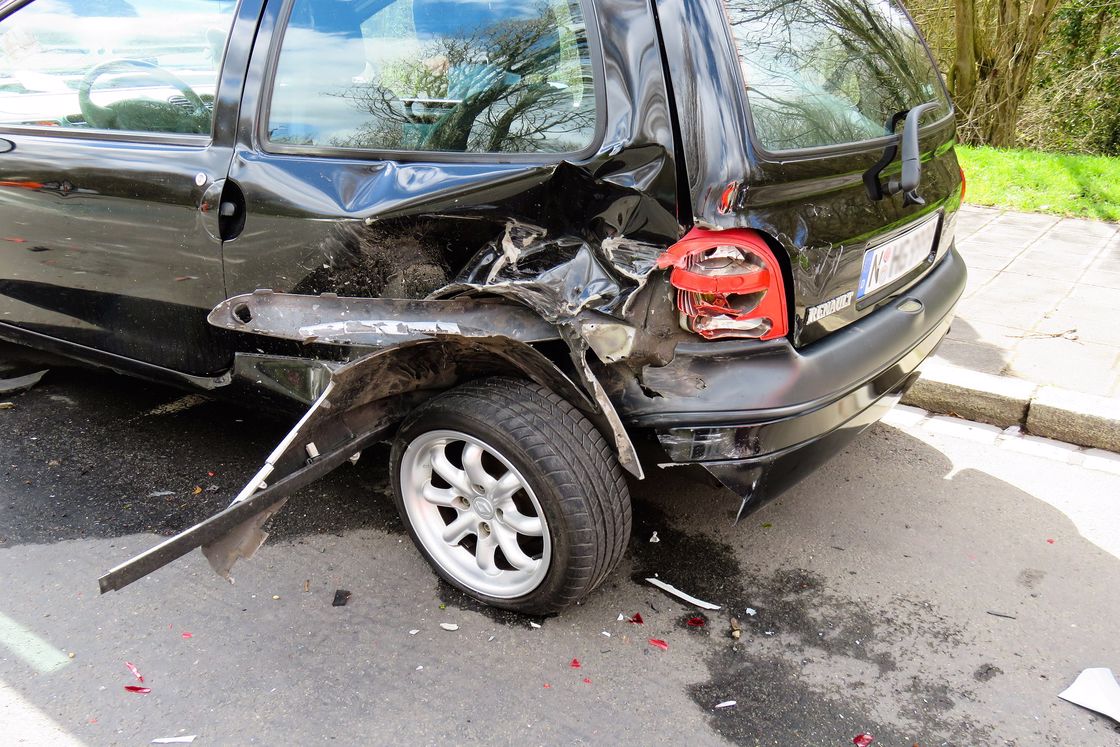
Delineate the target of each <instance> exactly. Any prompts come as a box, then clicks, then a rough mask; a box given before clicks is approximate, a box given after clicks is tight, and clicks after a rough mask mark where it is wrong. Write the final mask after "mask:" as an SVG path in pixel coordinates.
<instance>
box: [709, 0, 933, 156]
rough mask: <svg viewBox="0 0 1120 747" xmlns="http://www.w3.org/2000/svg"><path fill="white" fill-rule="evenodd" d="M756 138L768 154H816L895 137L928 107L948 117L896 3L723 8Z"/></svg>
mask: <svg viewBox="0 0 1120 747" xmlns="http://www.w3.org/2000/svg"><path fill="white" fill-rule="evenodd" d="M727 14H728V21H729V22H730V25H731V33H732V35H733V36H734V38H735V43H736V46H737V47H738V51H739V60H740V64H741V65H742V69H743V78H744V81H745V83H746V88H747V99H748V101H749V102H750V107H751V118H752V120H753V123H754V132H755V137H756V138H757V139H758V141H759V143H760V144H761V145H762V146H763V147H764V148H766V149H767V150H772V151H780V150H792V149H800V148H818V147H827V146H834V145H843V144H847V143H856V142H861V141H864V140H872V139H874V138H878V137H882V136H883V135H886V134H889V126H890V120H891V118H892V117H893V116H894V115H895V114H896V113H898V112H901V111H905V110H908V109H911V108H913V107H915V106H917V105H918V104H923V103H925V102H927V101H935V102H937V103H939V104H940V105H941V106H940V107H939V108H938V109H936V110H933V111H931V112H929V113H927V114H926V115H925V119H924V121H926V122H932V121H934V120H937V119H940V118H942V117H943V116H944V115H946V114H948V113H949V101H948V99H947V97H946V95H945V89H944V88H943V86H942V85H941V80H940V76H939V74H938V72H937V69H936V67H934V64H933V60H932V59H931V58H930V55H929V52H928V51H927V50H926V47H925V45H924V44H923V43H922V40H921V37H920V36H919V35H918V31H917V30H916V29H915V28H914V24H913V23H912V22H911V21H910V19H909V18H908V17H907V15H906V13H905V12H904V11H903V10H902V8H900V7H899V6H898V4H897V3H896V2H892V1H891V0H727Z"/></svg>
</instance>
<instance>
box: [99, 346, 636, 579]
mask: <svg viewBox="0 0 1120 747" xmlns="http://www.w3.org/2000/svg"><path fill="white" fill-rule="evenodd" d="M511 371H513V372H518V373H520V374H521V375H524V376H528V377H529V378H530V379H532V380H533V381H536V382H537V383H539V384H541V385H543V386H547V387H549V388H550V389H552V390H553V391H556V392H557V393H559V394H560V395H561V396H563V397H565V398H566V399H568V401H570V402H572V403H573V404H574V405H575V406H577V407H579V408H581V409H582V410H584V411H585V412H587V413H588V414H589V416H591V417H597V418H601V417H602V413H600V412H598V410H597V409H596V407H595V404H594V403H593V402H592V401H590V400H589V399H588V398H587V396H586V395H585V394H583V392H582V391H581V390H580V389H579V387H577V386H576V385H575V384H574V383H573V382H572V381H571V380H570V379H568V378H567V377H566V376H565V375H564V374H563V373H562V372H561V371H560V370H559V369H557V368H556V367H555V365H554V364H552V362H551V361H549V360H548V359H547V358H545V357H544V356H543V355H542V354H541V353H539V352H537V351H536V350H534V349H533V348H531V347H529V346H528V345H525V344H523V343H519V342H516V341H514V340H510V339H506V338H500V337H499V338H479V339H472V340H467V339H461V338H448V339H430V338H429V339H422V340H414V341H409V342H404V343H401V344H398V345H395V346H393V347H390V348H386V349H384V350H379V351H377V352H374V353H371V354H369V355H366V356H364V357H362V358H359V359H357V360H355V361H353V362H351V363H347V364H345V365H341V366H339V367H338V368H335V369H333V370H332V371H331V379H330V382H329V383H328V384H327V385H326V387H325V388H324V390H323V391H322V393H321V394H319V396H318V398H317V399H316V400H315V402H314V404H313V405H312V406H311V408H310V409H309V410H308V411H307V413H305V414H304V416H303V417H302V418H301V419H300V420H299V422H298V423H297V424H296V425H295V427H293V428H292V430H291V431H290V432H289V433H288V434H287V435H286V436H285V437H284V439H283V440H281V442H280V443H279V444H278V445H277V446H276V448H275V449H273V451H272V453H271V454H270V455H269V456H268V458H267V459H266V460H265V463H264V464H263V465H262V466H261V468H260V469H259V470H258V471H257V472H256V474H255V475H253V477H252V479H250V480H249V481H248V482H247V483H246V484H245V486H244V488H242V490H241V491H240V492H239V493H238V494H237V497H236V498H234V500H233V502H232V503H231V504H230V505H229V507H227V508H226V509H225V510H223V511H222V512H220V513H218V514H216V515H214V516H212V517H210V518H209V519H207V520H205V521H203V522H201V523H199V524H196V525H195V526H193V527H191V528H189V529H187V530H186V531H184V532H182V533H180V534H178V535H176V536H174V537H171V538H170V539H168V540H165V541H164V542H162V543H160V544H159V545H157V546H155V547H154V548H152V549H151V550H148V551H147V552H145V553H143V554H141V555H139V556H137V557H136V558H133V559H132V560H130V561H128V562H126V563H123V564H122V565H119V566H117V567H116V568H114V569H112V570H111V571H109V572H108V573H106V574H105V575H104V576H102V577H101V579H100V586H101V591H102V592H106V591H112V590H115V589H120V588H122V587H124V586H126V585H128V584H130V583H132V582H133V581H136V580H137V579H139V578H142V577H143V576H145V575H147V574H149V573H151V572H152V571H154V570H157V569H158V568H161V567H163V566H164V565H167V564H168V563H170V562H172V561H173V560H175V559H177V558H179V557H182V556H183V555H185V554H187V553H188V552H190V551H191V550H193V549H194V548H196V547H202V551H203V554H204V555H205V556H206V558H207V560H208V561H209V562H210V565H211V567H213V568H214V570H215V571H216V572H218V573H219V574H220V575H222V576H224V577H226V578H228V577H229V573H230V570H231V569H232V567H233V565H234V563H236V561H237V560H238V558H249V557H251V556H252V555H253V553H255V552H256V551H257V549H258V548H259V547H260V546H261V544H263V542H264V541H265V539H266V538H267V536H268V534H267V532H265V531H264V529H263V526H264V524H265V522H267V521H268V519H269V518H271V517H272V515H274V514H275V513H276V512H277V511H279V510H280V509H281V508H282V507H283V505H284V502H285V501H287V500H288V498H289V497H290V496H291V494H292V493H294V492H295V491H297V490H299V489H300V488H303V487H305V486H306V485H308V484H310V483H311V482H314V481H315V480H317V479H319V478H320V477H322V476H323V475H325V474H327V473H328V472H330V471H331V470H333V469H334V468H335V467H338V466H340V465H341V464H343V463H344V462H346V461H348V460H350V459H351V458H352V457H353V456H354V455H355V454H357V453H358V452H360V451H361V450H362V449H365V448H366V447H368V446H370V445H372V444H373V443H376V442H377V441H380V440H383V439H384V438H385V437H386V436H387V435H388V434H389V433H390V432H391V429H392V428H393V426H394V425H395V424H396V422H397V421H399V420H400V419H402V418H403V417H404V416H405V415H406V414H407V413H408V412H409V411H411V410H412V409H413V408H415V407H416V405H418V404H419V403H420V402H421V401H423V400H424V399H426V398H428V397H430V396H431V395H432V394H434V393H436V392H439V391H442V390H444V389H447V388H449V387H450V386H452V385H453V384H454V383H456V382H457V381H459V380H462V379H463V378H469V377H472V376H477V375H485V374H494V373H502V372H511ZM622 432H623V433H625V431H622ZM631 448H632V447H631Z"/></svg>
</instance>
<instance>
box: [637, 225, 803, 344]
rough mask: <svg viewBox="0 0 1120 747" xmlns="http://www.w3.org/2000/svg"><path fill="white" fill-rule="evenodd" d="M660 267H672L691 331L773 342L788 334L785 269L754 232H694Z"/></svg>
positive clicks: (679, 304) (684, 320) (683, 318)
mask: <svg viewBox="0 0 1120 747" xmlns="http://www.w3.org/2000/svg"><path fill="white" fill-rule="evenodd" d="M657 266H658V267H660V268H662V269H664V268H666V267H672V268H673V272H672V274H671V275H670V276H669V281H670V282H671V283H672V285H673V287H674V288H676V289H677V308H678V309H679V310H680V312H681V326H683V327H684V328H685V329H687V330H689V331H691V332H696V333H697V334H699V335H701V336H703V337H706V338H708V339H716V338H720V337H750V338H755V339H759V340H772V339H774V338H776V337H784V336H785V334H786V333H787V332H788V331H789V320H788V317H787V312H786V293H785V286H784V284H783V283H782V269H781V266H780V265H779V264H778V260H777V259H776V258H775V257H774V254H773V252H771V251H770V247H769V246H768V245H767V243H766V242H765V241H764V240H763V238H762V237H761V236H759V235H758V233H756V232H755V231H752V230H750V229H745V228H733V229H730V230H727V231H710V230H707V229H703V228H694V229H692V230H691V231H689V232H688V234H686V235H685V237H684V238H683V239H681V240H680V241H678V242H677V243H676V244H673V245H672V246H671V247H669V248H668V249H667V250H665V253H664V254H662V255H661V256H660V257H658V259H657Z"/></svg>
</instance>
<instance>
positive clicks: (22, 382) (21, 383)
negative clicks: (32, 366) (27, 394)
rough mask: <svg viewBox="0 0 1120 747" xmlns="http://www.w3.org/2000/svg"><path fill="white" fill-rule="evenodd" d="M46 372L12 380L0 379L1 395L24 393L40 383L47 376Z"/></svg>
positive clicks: (37, 372) (38, 372)
mask: <svg viewBox="0 0 1120 747" xmlns="http://www.w3.org/2000/svg"><path fill="white" fill-rule="evenodd" d="M46 373H47V372H46V371H45V370H44V371H36V372H35V373H32V374H27V375H26V376H16V377H15V378H12V379H0V394H15V393H16V392H22V391H25V390H27V389H30V388H31V387H33V386H35V385H36V384H38V383H39V380H40V379H42V378H43V376H45V375H46Z"/></svg>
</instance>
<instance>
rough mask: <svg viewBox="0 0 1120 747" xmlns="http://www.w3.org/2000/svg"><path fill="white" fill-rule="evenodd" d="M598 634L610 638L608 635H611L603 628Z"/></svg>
mask: <svg viewBox="0 0 1120 747" xmlns="http://www.w3.org/2000/svg"><path fill="white" fill-rule="evenodd" d="M600 634H601V635H605V636H606V637H607V638H610V637H611V634H610V633H608V632H607V631H605V630H603V631H600Z"/></svg>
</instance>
